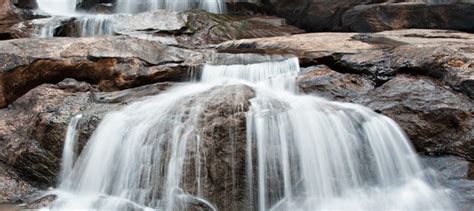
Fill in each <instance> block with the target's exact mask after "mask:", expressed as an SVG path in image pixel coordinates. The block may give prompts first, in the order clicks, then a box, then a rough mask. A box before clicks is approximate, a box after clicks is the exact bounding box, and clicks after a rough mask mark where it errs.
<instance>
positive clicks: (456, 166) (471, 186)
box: [421, 156, 474, 210]
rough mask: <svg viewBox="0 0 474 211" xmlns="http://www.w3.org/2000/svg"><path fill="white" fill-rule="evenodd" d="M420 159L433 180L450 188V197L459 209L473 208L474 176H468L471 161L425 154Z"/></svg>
mask: <svg viewBox="0 0 474 211" xmlns="http://www.w3.org/2000/svg"><path fill="white" fill-rule="evenodd" d="M421 160H422V163H423V164H424V166H425V167H426V168H429V169H430V170H431V172H427V174H428V175H431V176H432V177H434V179H435V180H434V182H440V183H441V184H442V185H443V186H444V187H447V188H450V189H451V191H452V192H451V194H450V195H451V198H452V199H453V201H454V202H455V203H456V204H457V206H458V207H459V208H460V210H472V209H473V208H474V180H472V179H474V178H470V177H469V171H470V167H471V166H472V163H471V162H468V161H466V160H465V159H463V158H461V157H456V156H440V157H428V156H425V157H422V158H421ZM435 185H436V184H435Z"/></svg>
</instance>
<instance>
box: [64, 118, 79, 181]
mask: <svg viewBox="0 0 474 211" xmlns="http://www.w3.org/2000/svg"><path fill="white" fill-rule="evenodd" d="M81 118H82V114H79V115H76V116H75V117H73V118H72V119H71V122H70V123H69V125H68V127H67V132H66V140H65V141H64V150H63V157H62V163H61V174H60V181H62V182H63V181H66V180H67V178H68V177H69V175H70V174H71V172H72V169H73V167H74V162H75V160H76V157H77V155H76V151H77V140H78V134H77V125H78V123H79V121H80V120H81Z"/></svg>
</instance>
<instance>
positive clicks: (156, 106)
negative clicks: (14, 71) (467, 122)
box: [49, 56, 456, 211]
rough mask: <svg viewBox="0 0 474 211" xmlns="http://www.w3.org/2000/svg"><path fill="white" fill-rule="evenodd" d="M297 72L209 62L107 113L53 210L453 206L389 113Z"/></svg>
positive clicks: (293, 61) (280, 63) (292, 64)
mask: <svg viewBox="0 0 474 211" xmlns="http://www.w3.org/2000/svg"><path fill="white" fill-rule="evenodd" d="M247 57H248V60H252V59H253V56H247ZM299 72H300V68H299V63H298V59H297V58H290V59H281V58H279V59H269V60H268V61H263V62H258V63H242V64H229V65H225V64H221V65H218V64H214V65H213V64H208V65H205V66H204V69H203V72H202V76H201V81H200V82H195V83H188V84H184V85H180V86H177V87H175V88H172V89H170V90H168V91H167V92H165V93H163V94H160V95H157V96H153V97H149V98H147V99H144V100H142V101H140V102H136V103H133V104H131V105H128V106H127V107H125V108H124V109H123V110H120V111H115V112H111V113H109V114H107V115H106V116H105V117H104V119H103V120H102V122H101V123H100V125H99V126H98V128H97V129H96V131H95V133H94V135H93V136H92V137H91V139H90V140H89V142H88V143H87V146H86V147H85V149H84V150H83V152H82V154H81V155H80V156H79V158H78V159H77V162H76V163H75V165H74V168H73V170H72V172H71V173H70V176H69V177H68V179H67V180H66V181H63V183H62V184H61V185H60V188H59V190H58V191H57V193H59V194H58V198H57V200H56V201H54V203H53V204H52V205H51V206H50V207H49V209H53V210H55V209H58V210H64V209H66V210H67V209H99V210H100V209H105V210H123V209H139V210H185V209H188V208H189V209H192V208H196V209H204V210H216V209H221V210H262V211H263V210H453V209H456V207H455V206H454V205H453V204H452V203H451V201H450V199H449V196H448V194H447V193H446V190H444V189H443V188H442V187H433V186H431V185H430V184H428V183H427V178H426V176H425V175H424V173H423V170H422V167H421V166H420V163H419V161H418V158H417V155H416V153H415V152H414V151H413V149H412V147H411V146H410V144H409V140H408V139H407V138H406V137H405V135H404V133H403V132H402V130H401V129H400V128H399V127H398V126H397V124H396V123H395V122H394V121H393V120H391V119H389V118H387V117H385V116H383V115H380V114H377V113H375V112H373V111H371V110H370V109H368V108H365V107H363V106H360V105H355V104H349V103H337V102H331V101H327V100H325V99H322V98H318V97H314V96H306V95H299V94H298V93H297V91H296V90H295V87H296V86H295V77H296V75H297V74H298V73H299ZM242 114H243V115H242ZM241 119H244V120H243V121H241ZM242 122H243V124H242ZM241 125H242V127H243V129H242V127H241ZM242 134H243V135H242Z"/></svg>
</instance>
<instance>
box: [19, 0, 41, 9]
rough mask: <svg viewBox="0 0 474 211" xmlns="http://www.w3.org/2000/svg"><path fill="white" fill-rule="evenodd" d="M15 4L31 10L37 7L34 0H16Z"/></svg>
mask: <svg viewBox="0 0 474 211" xmlns="http://www.w3.org/2000/svg"><path fill="white" fill-rule="evenodd" d="M15 6H16V7H18V8H22V9H29V10H32V9H37V8H38V3H36V0H17V1H16V3H15Z"/></svg>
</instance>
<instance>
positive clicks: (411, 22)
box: [262, 0, 474, 32]
mask: <svg viewBox="0 0 474 211" xmlns="http://www.w3.org/2000/svg"><path fill="white" fill-rule="evenodd" d="M262 4H263V7H264V8H265V9H266V10H267V11H268V12H269V13H270V14H273V15H277V16H280V17H283V18H286V19H287V20H288V22H289V23H290V24H292V25H295V26H297V27H299V28H302V29H304V30H306V31H311V32H321V31H332V32H334V31H351V32H378V31H384V30H396V29H406V28H438V29H453V30H460V31H466V32H472V31H473V30H474V28H473V26H472V24H471V23H472V22H473V21H474V15H473V14H474V4H472V2H470V1H410V0H405V1H403V0H402V1H380V0H368V1H366V0H340V1H309V0H262Z"/></svg>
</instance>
